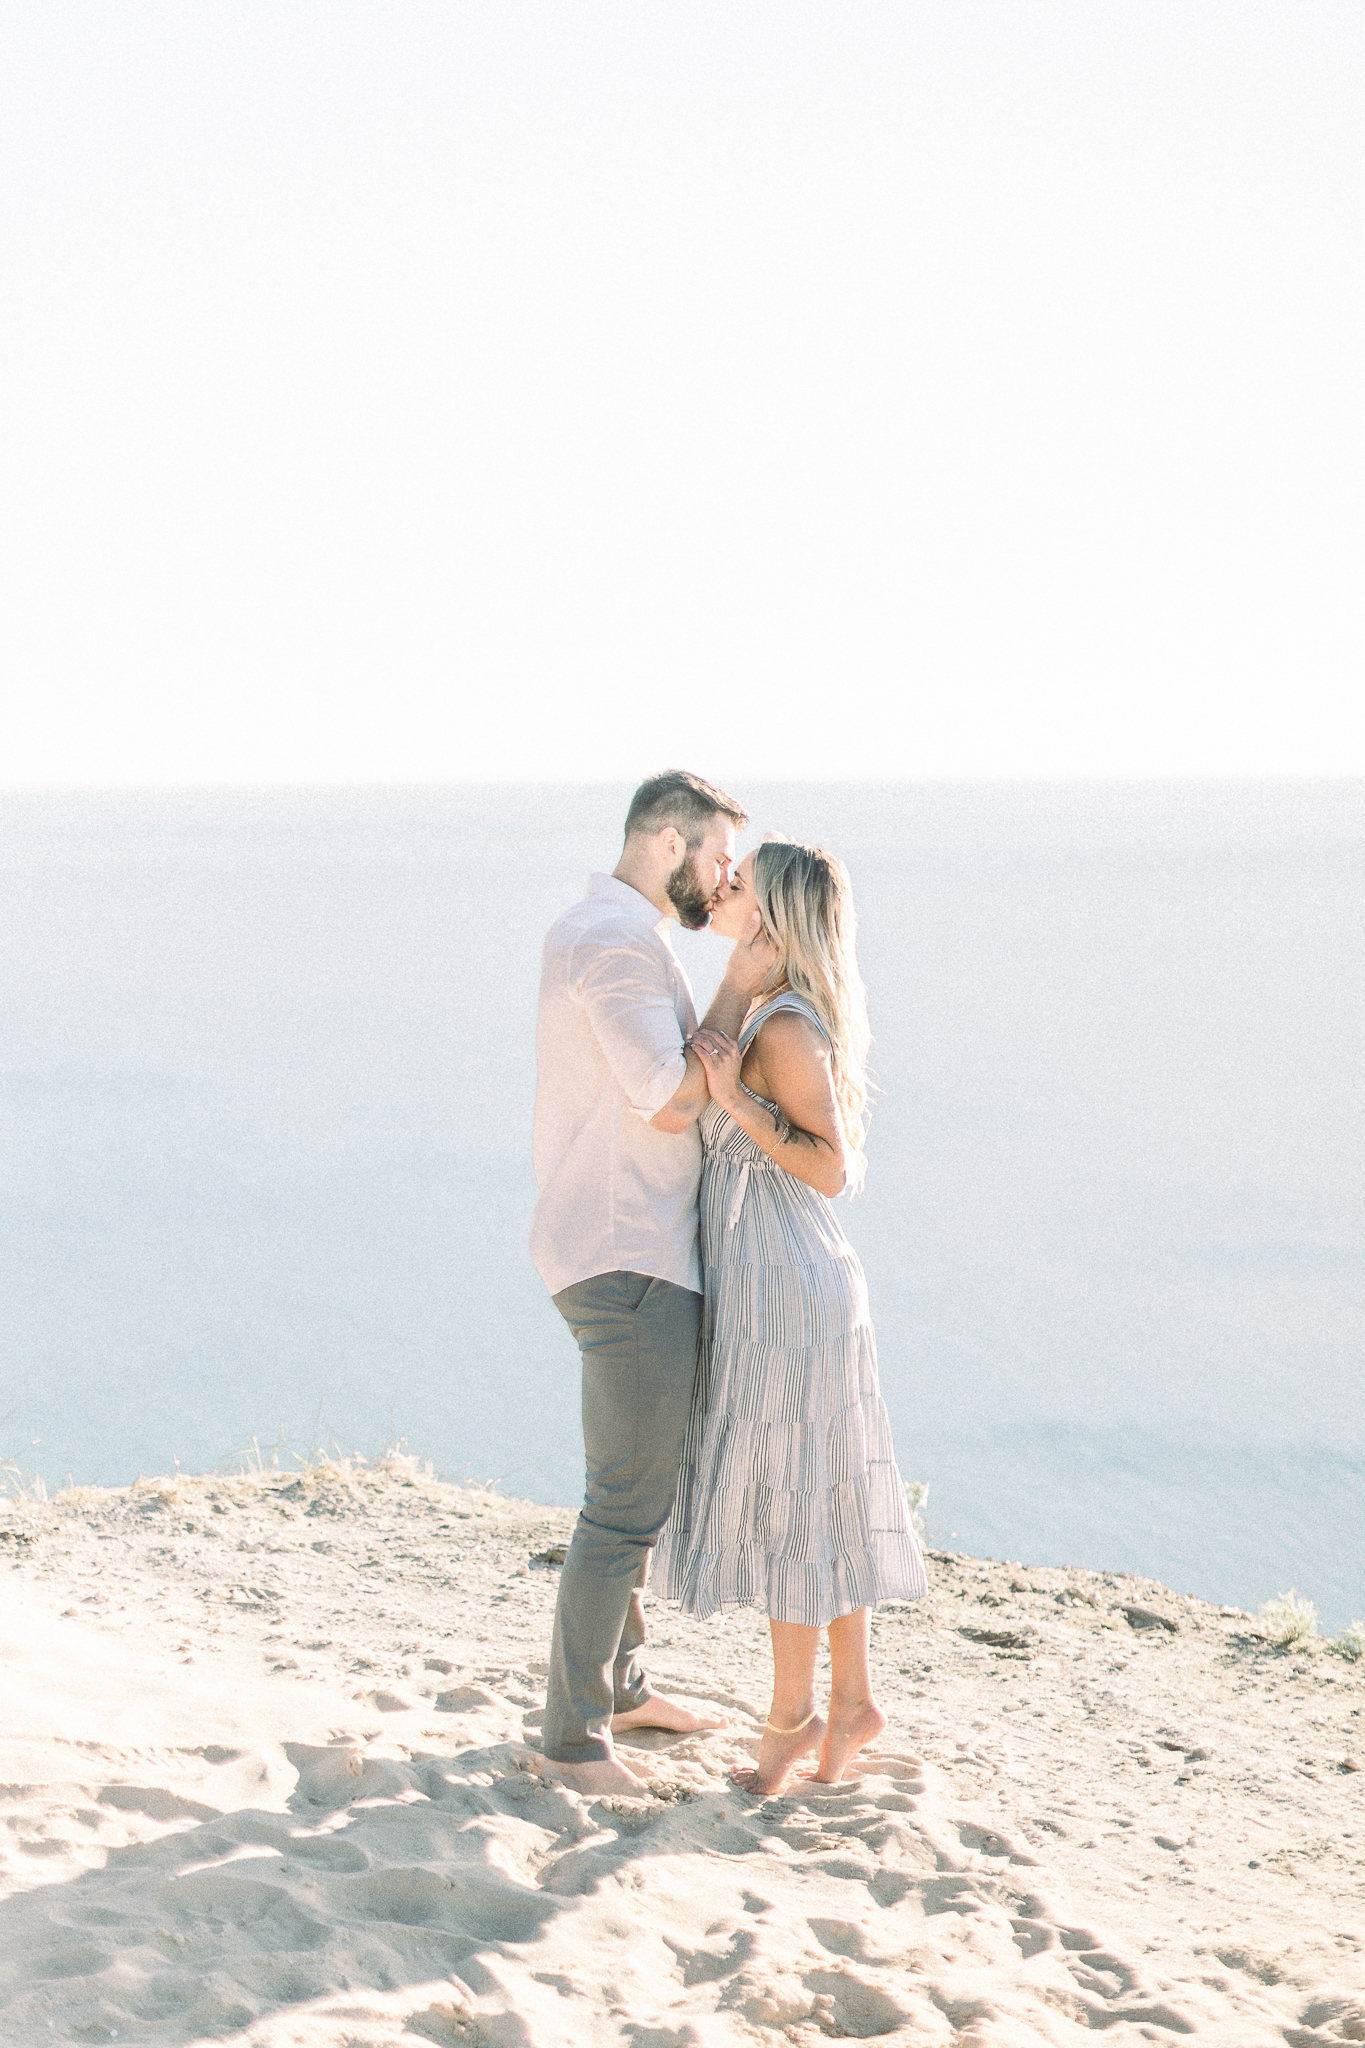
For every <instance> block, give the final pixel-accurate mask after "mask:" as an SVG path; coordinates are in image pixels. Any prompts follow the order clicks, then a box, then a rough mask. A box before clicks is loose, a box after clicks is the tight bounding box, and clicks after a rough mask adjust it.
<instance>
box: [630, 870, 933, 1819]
mask: <svg viewBox="0 0 1365 2048" xmlns="http://www.w3.org/2000/svg"><path fill="white" fill-rule="evenodd" d="M755 910H757V911H758V913H759V915H760V918H761V920H762V927H763V931H764V934H765V935H766V937H767V938H768V940H769V942H770V943H771V945H772V947H773V949H774V955H775V959H774V965H773V967H772V969H771V971H770V973H769V975H768V977H767V980H766V982H765V984H764V987H763V989H762V990H761V991H760V993H759V995H758V996H757V997H756V998H755V999H754V1002H753V1004H752V1005H751V1006H750V1010H749V1014H748V1016H747V1017H746V1019H745V1022H744V1025H743V1027H742V1029H741V1031H740V1035H739V1039H738V1042H736V1041H735V1040H733V1039H730V1038H727V1037H725V1035H724V1034H723V1033H722V1032H717V1031H705V1030H703V1031H699V1032H698V1033H697V1034H696V1035H695V1037H694V1038H693V1040H692V1046H693V1049H694V1050H695V1052H696V1053H697V1056H698V1058H699V1059H700V1060H701V1062H702V1064H703V1066H704V1067H705V1069H706V1075H707V1081H708V1083H709V1086H710V1092H711V1101H710V1104H709V1105H708V1107H707V1108H706V1110H705V1111H704V1112H703V1115H702V1123H701V1133H702V1142H703V1144H704V1146H705V1163H704V1166H703V1169H702V1192H701V1217H702V1260H703V1265H704V1268H705V1274H706V1308H705V1320H704V1324H703V1340H702V1343H703V1370H702V1373H701V1375H700V1377H699V1382H698V1394H697V1403H696V1407H695V1408H694V1411H693V1415H692V1422H691V1426H690V1430H689V1435H688V1442H687V1448H686V1450H685V1451H684V1454H683V1464H682V1472H681V1474H680V1477H679V1481H678V1495H677V1501H676V1504H675V1506H674V1510H673V1514H672V1517H671V1519H670V1521H669V1523H668V1526H667V1527H666V1528H665V1530H664V1532H663V1534H662V1536H661V1538H660V1542H659V1551H658V1556H657V1559H656V1568H655V1570H656V1576H655V1583H656V1587H657V1589H658V1591H659V1592H661V1593H662V1594H664V1595H665V1597H668V1598H671V1599H675V1600H677V1601H679V1602H680V1603H681V1605H682V1607H683V1609H684V1610H685V1612H687V1613H689V1614H695V1615H697V1616H699V1617H704V1616H706V1615H710V1614H714V1613H716V1612H717V1610H722V1609H725V1608H730V1607H744V1606H760V1607H763V1608H765V1609H766V1610H767V1613H768V1616H769V1622H770V1626H771V1630H772V1644H773V1666H774V1680H773V1698H772V1706H771V1708H770V1710H769V1716H768V1722H767V1726H766V1728H765V1730H764V1733H763V1739H762V1743H761V1746H760V1748H759V1754H758V1768H757V1770H756V1771H753V1772H752V1773H747V1774H745V1776H744V1778H743V1779H742V1780H741V1782H743V1783H744V1784H745V1786H746V1788H747V1789H749V1790H752V1791H755V1792H761V1793H773V1792H776V1791H779V1790H780V1789H781V1787H782V1786H783V1784H784V1783H785V1782H786V1780H787V1779H788V1778H789V1777H790V1775H791V1773H792V1770H793V1768H794V1766H795V1765H796V1763H797V1762H798V1760H799V1759H800V1758H801V1757H802V1756H805V1755H807V1754H808V1753H809V1752H810V1751H812V1750H818V1751H819V1762H818V1766H817V1768H816V1770H815V1773H814V1776H815V1778H816V1780H817V1782H819V1783H821V1784H830V1785H832V1784H837V1783H838V1782H839V1780H840V1778H841V1777H842V1775H843V1772H844V1768H845V1766H846V1764H847V1763H848V1761H849V1759H850V1758H851V1757H852V1756H853V1755H854V1754H855V1753H856V1752H857V1751H858V1750H859V1749H861V1748H862V1747H863V1746H864V1745H865V1744H866V1743H868V1742H871V1741H873V1740H874V1739H875V1738H876V1737H877V1736H878V1735H879V1734H880V1733H881V1731H882V1730H883V1728H885V1726H886V1716H885V1715H884V1714H883V1713H882V1711H881V1709H880V1707H879V1706H878V1705H877V1703H876V1701H875V1699H874V1698H873V1696H872V1682H871V1678H870V1675H869V1671H868V1649H869V1636H870V1629H869V1615H870V1610H871V1607H872V1606H873V1604H874V1603H875V1602H877V1601H879V1600H887V1599H896V1598H909V1599H916V1598H918V1597H919V1596H920V1595H921V1594H923V1593H925V1592H926V1591H927V1590H928V1588H927V1583H926V1579H925V1573H924V1561H923V1558H922V1557H921V1555H920V1549H919V1545H918V1543H917V1542H916V1540H915V1536H914V1531H913V1530H912V1528H911V1525H910V1516H909V1513H908V1510H907V1507H906V1502H905V1491H904V1488H903V1486H902V1484H901V1479H900V1474H899V1473H898V1472H897V1470H896V1463H895V1458H894V1455H893V1453H892V1449H891V1430H890V1424H889V1421H888V1418H887V1413H886V1408H885V1405H884V1403H883V1401H882V1398H881V1393H880V1391H879V1388H878V1384H877V1357H876V1346H875V1342H874V1339H873V1335H872V1325H871V1323H870V1321H869V1320H868V1308H867V1286H866V1282H865V1280H864V1278H863V1270H862V1267H861V1265H860V1264H859V1263H858V1258H857V1255H856V1253H855V1252H854V1251H853V1248H852V1246H851V1245H850V1244H849V1242H848V1240H847V1238H846V1237H845V1236H844V1234H843V1231H842V1230H841V1229H840V1227H839V1224H838V1222H837V1220H836V1218H835V1215H834V1212H833V1210H832V1209H831V1207H830V1203H831V1200H832V1198H833V1197H834V1196H835V1195H838V1194H841V1193H842V1192H843V1190H844V1188H845V1187H849V1188H850V1189H856V1188H857V1186H858V1185H859V1183H860V1182H861V1180H862V1177H863V1173H864V1170H865V1167H866V1161H865V1158H864V1156H863V1132H864V1126H865V1122H866V1107H865V1105H866V1097H867V1078H866V1069H865V1060H866V1054H867V1044H868V1032H867V1009H866V1001H865V998H864V994H863V986H862V981H861V979H860V977H859V974H858V965H857V960H856V957H855V951H854V941H855V934H856V920H855V918H854V914H853V898H852V893H851V891H850V888H849V881H848V876H847V873H846V872H845V870H844V868H843V867H842V866H841V864H840V863H839V862H838V861H837V860H835V859H833V858H832V856H831V855H829V854H827V853H823V852H821V851H820V850H819V849H818V848H816V847H811V846H798V845H794V844H792V843H791V842H790V841H786V840H767V841H765V842H764V844H763V845H762V846H760V847H758V848H757V849H756V851H755V852H753V853H751V854H748V855H747V856H746V857H745V859H744V860H742V861H741V862H740V864H739V867H738V868H737V869H736V870H735V874H734V878H733V881H732V883H731V885H730V890H729V894H728V897H727V898H725V899H723V900H722V903H721V905H720V907H719V908H718V909H717V910H715V911H714V912H713V914H712V918H711V929H712V930H713V931H716V932H720V933H721V934H722V936H724V937H726V938H736V937H738V936H739V934H740V933H741V932H743V931H744V930H745V929H746V927H747V926H748V925H749V922H750V919H751V918H752V915H753V913H754V911H755ZM822 1628H824V1629H828V1631H829V1649H830V1664H831V1684H830V1704H829V1717H828V1721H827V1722H826V1721H825V1720H824V1719H823V1718H822V1717H821V1716H820V1715H819V1714H818V1713H817V1712H816V1710H815V1693H814V1682H815V1659H816V1652H817V1650H818V1647H819V1640H820V1631H821V1629H822Z"/></svg>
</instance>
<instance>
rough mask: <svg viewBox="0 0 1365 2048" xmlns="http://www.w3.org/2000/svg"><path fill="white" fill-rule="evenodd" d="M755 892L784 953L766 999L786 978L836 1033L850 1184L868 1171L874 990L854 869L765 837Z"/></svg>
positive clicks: (835, 1063)
mask: <svg viewBox="0 0 1365 2048" xmlns="http://www.w3.org/2000/svg"><path fill="white" fill-rule="evenodd" d="M754 898H755V901H756V903H757V906H758V911H759V915H760V916H761V918H762V919H763V930H764V934H765V936H766V937H767V938H768V939H769V941H770V942H771V944H772V945H773V947H774V948H775V949H776V952H777V959H776V962H775V963H774V965H773V967H772V968H771V969H770V971H769V973H768V975H767V978H766V979H765V981H764V983H763V987H762V989H761V990H760V992H759V997H760V1001H761V1000H762V999H763V998H764V997H766V996H769V995H773V994H775V993H776V992H777V990H778V989H779V988H781V987H782V986H783V985H784V984H785V985H786V986H787V987H789V988H791V989H792V990H793V991H794V992H795V994H797V995H799V996H804V997H805V999H806V1001H807V1002H808V1003H809V1004H810V1005H811V1007H812V1008H813V1009H814V1011H815V1013H816V1015H817V1016H818V1017H819V1019H820V1021H821V1023H822V1024H823V1025H824V1027H825V1030H826V1031H827V1032H828V1033H829V1042H830V1066H831V1069H832V1072H833V1078H834V1095H835V1100H836V1101H837V1102H838V1105H839V1115H840V1118H841V1120H842V1122H843V1126H844V1135H845V1137H846V1138H847V1139H848V1145H849V1150H850V1152H851V1153H852V1155H853V1157H852V1159H851V1160H850V1162H849V1176H848V1180H849V1187H850V1189H851V1190H852V1191H853V1192H854V1193H856V1192H857V1190H858V1189H859V1188H860V1187H861V1186H862V1183H863V1178H864V1175H865V1174H866V1172H867V1159H866V1156H865V1154H864V1152H863V1141H864V1139H865V1137H866V1135H867V1119H868V1110H869V1105H868V1099H867V1098H868V1092H869V1084H868V1078H867V1049H868V1046H869V1045H870V1043H871V1033H870V1031H869V1030H868V1026H867V991H866V990H865V989H864V987H863V978H862V976H861V974H859V972H858V955H857V940H858V919H857V914H856V913H855V911H854V908H853V885H852V883H851V882H850V881H849V878H848V869H847V868H846V867H845V866H844V864H843V862H842V861H840V860H836V859H835V857H834V855H833V854H832V853H826V852H825V850H824V848H823V847H820V846H802V845H800V844H799V843H798V842H797V841H796V840H793V839H765V840H764V841H763V842H762V844H761V845H760V846H759V847H758V849H757V851H756V852H755V855H754Z"/></svg>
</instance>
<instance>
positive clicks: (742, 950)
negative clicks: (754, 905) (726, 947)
mask: <svg viewBox="0 0 1365 2048" xmlns="http://www.w3.org/2000/svg"><path fill="white" fill-rule="evenodd" d="M776 960H777V950H776V948H775V947H774V946H773V944H772V942H771V940H769V939H767V938H765V936H764V932H763V919H762V918H761V917H760V916H759V914H758V912H757V911H755V912H754V914H753V916H752V917H751V918H750V919H749V922H748V923H747V924H746V925H745V927H744V930H743V931H742V932H741V933H740V935H739V937H738V938H737V939H736V940H735V948H734V951H733V952H732V953H731V955H730V958H729V959H728V960H727V961H726V963H725V974H724V977H723V979H722V982H721V986H722V987H723V988H728V989H729V991H730V993H731V994H732V995H736V996H743V998H744V1004H745V1007H746V1009H747V1007H748V1005H749V1004H750V1003H751V1002H752V1000H753V998H754V997H755V996H756V995H757V994H758V992H759V990H760V989H761V988H762V986H763V984H764V982H765V981H766V980H767V977H768V976H769V974H771V972H772V970H773V966H774V964H775V962H776Z"/></svg>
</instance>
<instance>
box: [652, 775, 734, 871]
mask: <svg viewBox="0 0 1365 2048" xmlns="http://www.w3.org/2000/svg"><path fill="white" fill-rule="evenodd" d="M713 818H728V819H729V820H730V823H731V824H732V825H733V826H734V828H735V830H736V832H741V831H743V829H744V827H745V826H746V825H747V824H748V822H749V814H748V812H747V811H746V810H745V809H744V806H743V805H742V804H737V803H736V802H735V800H734V798H733V797H732V796H727V795H726V794H725V791H724V790H723V789H717V788H716V785H715V783H714V782H703V781H702V779H701V777H700V775H690V774H689V773H688V771H687V770H686V768H669V769H666V770H665V772H664V773H663V774H662V775H651V776H650V778H649V780H648V782H642V783H641V784H640V787H639V788H638V789H637V790H636V792H635V794H634V796H633V797H632V798H631V800H630V809H629V810H628V811H627V812H626V837H627V839H629V837H630V835H631V833H632V832H662V831H663V829H664V827H665V825H672V826H673V828H674V830H675V831H677V832H681V833H682V836H683V838H684V839H685V840H686V841H687V849H688V852H689V853H691V852H694V851H695V850H696V848H697V847H699V846H700V845H701V843H702V840H703V839H704V838H705V837H706V828H707V826H708V825H709V824H710V823H711V820H712V819H713Z"/></svg>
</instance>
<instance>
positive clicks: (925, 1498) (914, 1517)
mask: <svg viewBox="0 0 1365 2048" xmlns="http://www.w3.org/2000/svg"><path fill="white" fill-rule="evenodd" d="M901 1484H902V1486H903V1487H904V1488H905V1505H906V1506H907V1507H908V1508H909V1510H910V1527H911V1528H912V1529H913V1530H914V1532H915V1534H916V1535H917V1536H922V1535H923V1534H924V1511H925V1509H926V1508H927V1507H928V1505H929V1482H928V1480H927V1479H903V1480H902V1481H901Z"/></svg>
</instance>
